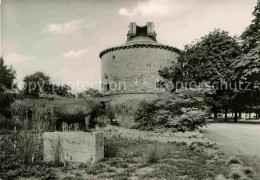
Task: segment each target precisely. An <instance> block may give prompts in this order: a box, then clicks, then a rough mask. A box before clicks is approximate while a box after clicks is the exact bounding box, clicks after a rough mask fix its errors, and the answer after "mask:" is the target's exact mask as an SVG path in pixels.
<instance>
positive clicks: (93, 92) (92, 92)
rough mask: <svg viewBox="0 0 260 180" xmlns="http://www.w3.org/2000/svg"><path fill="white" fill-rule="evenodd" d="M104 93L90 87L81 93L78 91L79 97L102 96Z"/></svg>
mask: <svg viewBox="0 0 260 180" xmlns="http://www.w3.org/2000/svg"><path fill="white" fill-rule="evenodd" d="M101 96H102V95H101V94H100V92H99V91H98V90H97V89H93V88H89V89H87V90H85V91H83V92H81V93H78V97H79V98H96V97H101Z"/></svg>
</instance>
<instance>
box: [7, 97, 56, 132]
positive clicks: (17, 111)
mask: <svg viewBox="0 0 260 180" xmlns="http://www.w3.org/2000/svg"><path fill="white" fill-rule="evenodd" d="M55 103H58V101H57V102H54V101H50V100H47V99H40V100H39V99H30V98H26V99H23V100H16V101H15V102H14V103H13V104H12V106H11V113H12V121H13V122H15V123H17V124H20V127H22V129H25V130H27V129H29V130H30V129H33V130H39V131H45V130H52V129H53V124H52V117H53V106H54V104H55Z"/></svg>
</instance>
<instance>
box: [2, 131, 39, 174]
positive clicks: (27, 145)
mask: <svg viewBox="0 0 260 180" xmlns="http://www.w3.org/2000/svg"><path fill="white" fill-rule="evenodd" d="M42 146H43V144H42V136H41V133H32V132H28V131H21V132H16V133H12V134H10V135H6V136H4V137H3V139H2V141H1V144H0V149H1V153H2V156H1V165H2V168H3V169H5V170H8V169H16V168H18V167H20V166H21V165H26V166H28V165H30V164H34V163H39V162H41V161H42V159H43V157H42V155H43V151H42V150H43V148H42Z"/></svg>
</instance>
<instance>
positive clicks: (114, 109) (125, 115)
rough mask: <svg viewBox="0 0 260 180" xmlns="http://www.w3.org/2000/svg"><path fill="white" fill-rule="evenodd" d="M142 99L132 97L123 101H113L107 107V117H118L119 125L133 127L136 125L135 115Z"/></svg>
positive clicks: (111, 118)
mask: <svg viewBox="0 0 260 180" xmlns="http://www.w3.org/2000/svg"><path fill="white" fill-rule="evenodd" d="M140 102H141V100H139V99H131V100H128V101H123V102H113V101H112V102H111V103H110V104H109V105H108V108H107V118H108V119H109V120H110V121H112V120H113V119H116V120H117V122H118V123H119V126H122V127H126V128H131V127H133V126H134V116H135V113H136V110H137V108H138V105H139V103H140Z"/></svg>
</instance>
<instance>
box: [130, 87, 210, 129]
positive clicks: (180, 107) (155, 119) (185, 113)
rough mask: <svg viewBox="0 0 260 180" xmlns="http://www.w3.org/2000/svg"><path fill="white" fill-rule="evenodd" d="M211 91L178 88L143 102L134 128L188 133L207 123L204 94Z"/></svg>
mask: <svg viewBox="0 0 260 180" xmlns="http://www.w3.org/2000/svg"><path fill="white" fill-rule="evenodd" d="M207 93H211V88H210V87H208V86H205V87H204V88H190V89H181V90H179V91H177V92H175V93H172V94H170V93H169V94H164V95H161V96H160V97H158V98H157V99H155V100H150V101H147V100H144V101H142V102H141V103H140V104H139V106H138V109H137V110H136V114H135V117H134V118H135V123H136V125H135V128H138V129H141V130H157V129H163V128H164V127H168V128H172V131H182V132H183V131H191V130H195V129H197V128H198V127H200V126H204V125H205V124H206V116H207V113H208V107H207V106H206V104H205V95H206V94H207Z"/></svg>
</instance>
